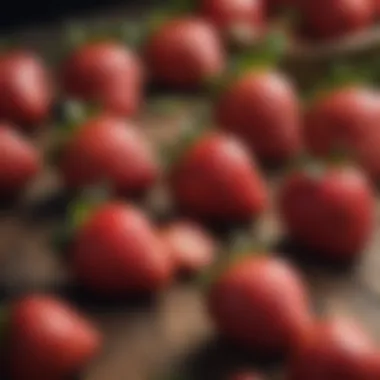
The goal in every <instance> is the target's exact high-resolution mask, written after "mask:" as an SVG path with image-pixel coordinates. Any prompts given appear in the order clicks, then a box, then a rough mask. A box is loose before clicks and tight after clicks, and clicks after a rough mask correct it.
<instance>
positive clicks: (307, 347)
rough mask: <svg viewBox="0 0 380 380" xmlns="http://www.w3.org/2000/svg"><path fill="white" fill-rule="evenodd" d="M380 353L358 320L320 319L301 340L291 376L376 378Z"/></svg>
mask: <svg viewBox="0 0 380 380" xmlns="http://www.w3.org/2000/svg"><path fill="white" fill-rule="evenodd" d="M379 377H380V353H379V351H378V350H377V349H376V347H375V345H374V343H373V342H372V341H371V339H369V337H368V336H367V335H366V334H365V333H364V332H363V331H362V330H361V329H360V328H359V327H358V326H356V325H355V324H354V323H352V322H351V321H349V320H346V319H343V318H334V319H332V320H328V321H325V322H321V323H319V324H318V325H317V326H315V328H313V329H311V331H310V333H309V334H307V335H305V336H304V337H303V339H302V340H301V341H300V342H299V343H298V345H297V348H296V349H295V351H294V354H293V357H292V360H291V362H290V365H289V374H288V376H287V379H288V380H304V379H308V380H375V379H378V378H379Z"/></svg>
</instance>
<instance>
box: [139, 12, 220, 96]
mask: <svg viewBox="0 0 380 380" xmlns="http://www.w3.org/2000/svg"><path fill="white" fill-rule="evenodd" d="M146 58H147V62H148V66H149V68H150V71H151V74H152V76H153V79H154V80H155V81H157V82H160V83H161V84H164V85H167V86H171V87H179V88H184V89H189V88H190V89H193V88H198V87H200V86H202V85H204V84H206V83H207V81H208V80H209V79H212V78H214V77H218V76H219V75H221V74H222V72H223V70H224V67H225V52H224V50H223V47H222V43H221V41H220V39H219V37H218V34H217V31H216V30H215V29H214V28H213V26H212V25H211V24H209V23H207V22H206V21H203V20H201V19H197V18H185V19H176V20H172V21H170V22H168V23H166V24H164V25H163V26H162V27H161V28H160V29H159V30H158V31H157V32H156V33H155V34H153V35H152V36H151V38H150V40H149V41H148V44H147V46H146Z"/></svg>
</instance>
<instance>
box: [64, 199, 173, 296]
mask: <svg viewBox="0 0 380 380" xmlns="http://www.w3.org/2000/svg"><path fill="white" fill-rule="evenodd" d="M71 253H72V267H73V271H74V273H75V275H76V277H77V279H78V281H79V282H80V283H81V284H83V285H84V286H85V287H87V288H88V289H89V290H91V291H93V292H96V293H100V294H102V295H124V294H129V293H140V292H154V291H157V290H159V289H161V288H162V287H163V286H165V285H166V284H167V283H168V282H169V281H170V280H171V277H172V269H173V268H172V267H173V265H172V258H171V257H170V255H169V253H168V252H167V251H166V247H165V246H164V245H163V244H162V242H161V240H160V239H159V235H158V233H157V231H155V229H154V228H153V226H152V225H151V223H150V222H149V220H148V219H147V218H146V216H145V215H144V214H143V213H142V212H141V211H139V210H137V209H135V208H134V207H132V206H128V205H124V204H122V203H108V204H105V205H103V206H101V207H100V208H99V209H97V210H95V212H94V213H93V214H92V215H90V216H89V219H88V220H87V221H86V222H85V223H84V225H83V226H82V227H81V228H80V229H79V231H78V233H77V235H76V237H75V238H74V242H73V246H72V252H71Z"/></svg>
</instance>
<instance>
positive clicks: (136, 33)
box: [115, 22, 147, 49]
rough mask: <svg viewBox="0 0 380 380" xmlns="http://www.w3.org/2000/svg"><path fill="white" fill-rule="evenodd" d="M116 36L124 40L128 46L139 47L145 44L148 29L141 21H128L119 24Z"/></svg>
mask: <svg viewBox="0 0 380 380" xmlns="http://www.w3.org/2000/svg"><path fill="white" fill-rule="evenodd" d="M115 37H116V38H117V39H120V40H122V41H123V42H124V43H125V44H126V45H128V47H132V48H135V49H138V48H139V47H141V46H142V45H143V43H144V41H145V39H146V37H147V31H146V28H143V25H141V23H137V22H126V23H123V24H121V25H120V26H118V28H117V31H116V35H115Z"/></svg>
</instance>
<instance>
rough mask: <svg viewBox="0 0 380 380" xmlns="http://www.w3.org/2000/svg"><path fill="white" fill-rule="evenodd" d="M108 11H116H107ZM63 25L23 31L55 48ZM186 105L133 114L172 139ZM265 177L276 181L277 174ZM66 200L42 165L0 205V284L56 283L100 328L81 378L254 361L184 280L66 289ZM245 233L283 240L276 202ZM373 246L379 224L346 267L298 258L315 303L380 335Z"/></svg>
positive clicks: (115, 379)
mask: <svg viewBox="0 0 380 380" xmlns="http://www.w3.org/2000/svg"><path fill="white" fill-rule="evenodd" d="M116 14H117V18H122V17H123V13H120V12H116ZM102 16H103V15H102ZM109 17H115V16H114V13H111V15H110V16H109ZM101 18H102V17H101ZM60 27H61V26H59V25H58V26H57V25H56V26H53V27H52V28H49V29H45V30H42V31H41V30H38V31H33V30H31V31H26V32H23V33H21V35H20V36H21V37H20V39H21V40H24V41H28V44H30V46H36V47H41V46H43V47H44V48H46V49H48V50H49V49H53V47H54V46H56V45H59V43H58V41H59V35H60ZM46 30H49V34H48V36H49V38H47V33H46ZM47 45H49V46H48V47H47ZM49 51H52V50H49ZM193 107H196V105H194V99H190V100H188V101H187V102H185V104H184V105H183V106H182V109H180V110H179V111H178V112H177V113H176V114H175V115H174V116H170V117H169V116H166V115H157V114H156V113H154V112H152V111H151V112H144V115H143V116H142V117H140V118H139V120H138V121H137V122H138V123H139V124H140V125H141V126H142V128H143V129H144V130H146V132H147V134H148V135H149V136H150V138H151V140H152V141H154V142H155V144H156V145H161V146H162V145H163V144H164V143H165V144H166V143H167V142H168V141H169V140H172V141H175V139H176V137H177V136H178V135H177V134H178V133H179V132H180V130H181V128H182V126H183V125H184V121H186V120H187V118H188V117H191V114H194V112H196V111H194V108H193ZM53 133H54V126H50V129H48V130H47V131H46V132H43V133H41V134H40V135H39V136H38V137H37V138H36V140H35V141H36V144H39V145H40V146H41V148H42V149H44V150H46V148H47V147H48V145H49V144H50V142H51V136H52V134H53ZM269 181H271V182H272V183H273V186H272V188H273V189H275V188H276V186H275V183H276V181H277V178H276V176H271V178H270V179H269ZM274 192H275V190H274ZM64 204H65V202H64V197H63V196H62V191H61V185H60V182H59V178H58V177H57V175H56V173H55V171H54V170H53V169H52V168H50V167H47V168H46V170H45V172H44V174H43V175H42V176H41V177H40V178H38V180H37V181H36V183H34V184H33V186H32V188H31V189H29V191H28V193H27V194H26V195H25V197H24V198H23V199H22V200H21V201H20V202H19V203H18V204H16V205H14V206H12V207H7V208H4V210H3V211H2V213H1V218H0V259H1V264H2V265H1V266H0V270H1V272H0V274H1V289H0V290H1V294H2V296H3V298H4V299H7V298H8V297H10V296H12V295H16V294H19V293H23V292H25V291H31V290H37V291H54V292H57V293H59V294H62V295H64V296H66V297H68V298H69V299H70V300H71V301H73V302H74V303H76V304H77V305H78V306H79V307H80V308H81V309H82V310H84V311H85V312H86V313H87V314H88V315H90V316H91V317H93V319H94V320H95V321H96V323H98V324H99V326H100V328H101V330H102V331H103V332H104V334H105V336H106V342H105V349H104V352H103V354H102V355H101V357H100V358H99V359H98V360H97V361H96V362H95V363H93V365H91V367H90V368H89V369H88V371H87V372H86V373H85V374H83V377H82V378H83V379H85V380H121V379H128V380H144V379H147V378H148V376H149V375H151V374H152V373H153V374H157V375H158V374H159V373H160V372H161V371H166V370H167V371H175V369H176V368H177V366H178V368H183V367H182V366H184V368H186V371H190V373H192V374H193V377H192V378H194V379H196V380H201V379H207V380H213V379H215V380H217V379H223V377H224V376H225V375H226V374H227V373H228V371H229V370H232V369H233V368H239V367H241V366H244V367H246V366H248V367H249V366H250V365H252V364H254V362H251V358H249V356H247V355H246V354H245V353H242V352H239V351H238V350H236V348H234V347H232V346H229V345H228V344H226V343H222V342H219V341H218V339H217V337H216V336H215V333H214V332H213V329H212V327H211V325H210V321H209V319H208V316H207V313H206V312H205V310H204V303H203V302H202V294H201V293H200V291H199V290H197V289H196V288H195V287H194V286H192V285H191V284H189V283H178V284H176V285H175V286H173V287H172V288H171V289H170V290H168V291H167V292H165V293H163V294H160V295H158V296H157V298H155V299H154V300H134V301H125V302H118V303H117V304H115V303H113V304H110V303H105V302H102V301H99V300H93V299H91V298H89V297H86V296H85V295H83V294H81V293H80V292H77V291H75V289H72V288H71V286H70V283H71V282H70V276H69V273H68V272H67V268H65V265H64V260H62V258H60V257H59V256H58V255H57V253H56V252H54V251H53V250H52V247H51V244H50V241H51V234H52V232H53V231H54V229H55V228H56V226H57V224H58V223H59V220H60V217H61V216H62V211H63V208H64ZM379 227H380V226H379ZM252 238H253V239H261V240H262V239H265V240H266V241H271V242H273V246H276V245H277V243H278V242H279V241H281V239H282V233H281V229H280V228H279V226H278V225H277V223H276V218H275V215H274V212H273V211H271V212H268V214H267V215H266V216H265V217H264V218H263V220H261V221H260V223H259V225H258V226H257V228H256V229H255V234H252ZM379 247H380V236H379V235H378V234H377V235H376V236H374V237H373V241H372V242H371V244H370V246H369V247H368V251H367V253H366V255H365V256H364V259H363V260H362V262H361V263H360V264H359V265H357V266H355V267H354V268H351V269H348V270H334V269H331V268H326V267H324V266H321V265H302V266H301V267H302V270H303V273H304V274H305V277H306V279H307V283H308V285H309V287H310V291H311V293H312V296H313V299H314V300H315V307H316V311H317V312H318V313H325V314H344V315H349V316H352V317H353V318H355V319H357V320H358V321H359V322H361V323H362V324H363V325H364V326H365V327H366V328H367V329H368V330H369V331H370V333H371V335H372V336H373V337H374V338H375V339H377V340H378V341H379V342H380V322H379V321H380V274H379V273H380V255H379V252H378V250H379ZM277 367H278V365H277V364H269V366H268V365H267V364H266V365H265V368H266V370H268V374H270V377H268V378H269V379H277V378H279V379H281V375H278V371H277ZM179 371H184V370H182V369H179ZM42 380H43V379H42Z"/></svg>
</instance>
